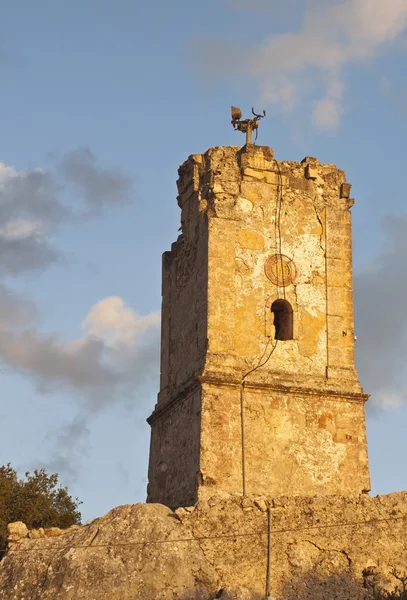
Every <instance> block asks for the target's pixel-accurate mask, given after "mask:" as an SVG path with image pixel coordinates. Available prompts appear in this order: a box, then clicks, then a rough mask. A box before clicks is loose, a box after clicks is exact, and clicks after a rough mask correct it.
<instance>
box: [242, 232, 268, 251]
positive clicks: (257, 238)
mask: <svg viewBox="0 0 407 600" xmlns="http://www.w3.org/2000/svg"><path fill="white" fill-rule="evenodd" d="M237 239H238V241H239V244H240V245H241V246H242V247H243V248H247V249H248V250H261V249H262V248H263V247H264V239H263V237H262V236H261V235H260V234H259V233H256V232H255V231H250V230H249V229H241V230H240V231H238V233H237Z"/></svg>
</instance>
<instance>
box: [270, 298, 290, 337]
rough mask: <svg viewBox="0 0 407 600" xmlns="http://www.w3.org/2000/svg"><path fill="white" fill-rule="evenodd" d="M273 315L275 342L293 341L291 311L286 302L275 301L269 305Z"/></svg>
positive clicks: (281, 300)
mask: <svg viewBox="0 0 407 600" xmlns="http://www.w3.org/2000/svg"><path fill="white" fill-rule="evenodd" d="M271 312H272V313H273V315H274V328H275V335H274V339H275V340H282V341H284V340H292V339H294V327H293V309H292V307H291V304H290V303H289V302H288V301H287V300H283V299H282V298H281V299H280V300H275V301H274V302H273V304H272V305H271Z"/></svg>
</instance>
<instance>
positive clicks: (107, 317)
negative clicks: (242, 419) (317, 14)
mask: <svg viewBox="0 0 407 600" xmlns="http://www.w3.org/2000/svg"><path fill="white" fill-rule="evenodd" d="M35 316H36V311H35V307H34V306H33V304H32V303H30V302H28V301H26V300H25V299H24V298H22V297H21V296H19V295H17V294H15V293H14V292H12V291H11V290H9V289H7V288H6V287H5V286H0V362H2V363H3V364H4V365H6V366H8V367H9V368H11V369H13V370H15V371H17V372H20V373H22V374H24V375H26V376H28V377H30V378H31V379H32V380H33V381H34V382H35V383H36V385H37V388H38V389H39V390H40V391H41V392H50V391H53V390H54V389H64V388H65V389H71V390H75V392H77V395H78V398H83V399H85V400H86V404H87V406H88V408H89V409H91V410H98V409H99V408H101V407H103V406H104V405H105V404H106V403H108V402H114V401H120V400H121V399H123V397H124V396H126V397H127V398H128V396H129V394H131V395H132V396H133V395H134V391H135V390H136V389H137V387H140V386H142V385H144V384H145V383H146V382H147V381H148V380H149V378H151V377H153V376H154V374H158V348H159V321H160V319H159V314H158V313H156V312H152V313H150V314H148V315H145V316H140V315H137V314H136V313H135V312H134V311H133V310H132V309H131V308H130V307H128V306H126V304H125V303H124V301H123V300H122V299H121V298H120V297H108V298H104V299H103V300H100V301H99V302H98V303H96V304H95V305H94V306H92V307H91V309H90V311H89V313H88V315H87V316H86V317H85V319H84V321H83V329H84V334H83V336H82V337H80V338H77V339H74V340H72V341H70V342H63V341H62V340H60V338H59V336H58V335H57V334H43V333H40V332H39V331H38V330H37V329H36V328H35V327H34V326H33V323H34V322H33V321H32V319H33V318H35Z"/></svg>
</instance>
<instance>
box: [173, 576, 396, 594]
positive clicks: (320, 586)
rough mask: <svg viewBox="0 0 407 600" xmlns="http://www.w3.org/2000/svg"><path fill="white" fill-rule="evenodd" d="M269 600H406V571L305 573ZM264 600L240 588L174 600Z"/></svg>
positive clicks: (291, 580) (282, 587)
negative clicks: (357, 575) (384, 573)
mask: <svg viewBox="0 0 407 600" xmlns="http://www.w3.org/2000/svg"><path fill="white" fill-rule="evenodd" d="M271 598H272V599H273V600H407V571H406V572H403V573H402V572H400V571H397V570H396V569H392V570H391V571H389V573H388V576H386V575H383V574H381V573H376V572H375V570H374V569H366V570H365V571H363V573H362V574H361V576H360V577H359V578H357V577H356V575H354V574H352V573H351V572H349V571H348V572H337V573H332V574H330V575H325V576H323V575H318V574H316V573H313V572H306V573H302V574H300V575H297V576H294V577H293V578H292V579H290V581H286V582H283V583H282V584H281V585H280V588H279V590H278V591H277V593H273V594H272V597H271ZM216 599H219V600H267V599H266V597H265V596H264V595H261V594H259V593H258V592H255V591H253V590H249V589H247V588H242V587H225V588H222V589H219V590H218V592H217V593H216V595H209V596H208V595H207V593H205V592H202V591H196V592H193V593H186V594H184V595H182V597H180V598H179V599H178V600H216Z"/></svg>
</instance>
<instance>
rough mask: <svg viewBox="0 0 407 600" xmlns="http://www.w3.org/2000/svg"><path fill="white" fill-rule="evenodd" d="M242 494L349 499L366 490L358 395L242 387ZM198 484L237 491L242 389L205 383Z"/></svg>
mask: <svg viewBox="0 0 407 600" xmlns="http://www.w3.org/2000/svg"><path fill="white" fill-rule="evenodd" d="M244 406H245V444H244V449H245V471H246V490H247V492H248V493H251V494H256V493H257V494H265V495H268V494H271V495H274V496H276V495H281V494H287V495H290V494H293V495H295V494H302V495H310V496H312V495H314V494H337V493H338V492H339V491H340V492H341V493H342V494H347V493H349V494H355V493H361V492H363V491H368V490H369V488H370V480H369V466H368V456H367V444H366V432H365V429H364V427H363V426H362V424H363V423H364V406H363V403H360V401H359V399H358V398H357V397H356V400H354V399H353V398H352V397H351V396H349V397H344V396H335V395H333V394H331V395H327V394H326V395H324V394H322V393H315V390H308V392H306V391H305V390H301V389H297V390H296V391H295V390H292V389H289V388H286V389H284V388H281V389H280V390H277V389H273V390H268V389H267V388H265V389H264V388H263V389H262V388H260V387H257V386H252V387H251V386H245V394H244ZM201 427H202V435H201V458H200V471H201V478H202V485H201V486H200V488H199V492H198V493H199V497H200V498H205V497H208V495H210V494H212V493H213V489H216V488H221V489H223V490H226V491H228V492H232V493H242V436H241V407H240V386H238V385H235V386H231V385H225V386H223V385H220V384H219V383H218V382H217V383H215V384H212V385H211V384H203V392H202V415H201Z"/></svg>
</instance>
